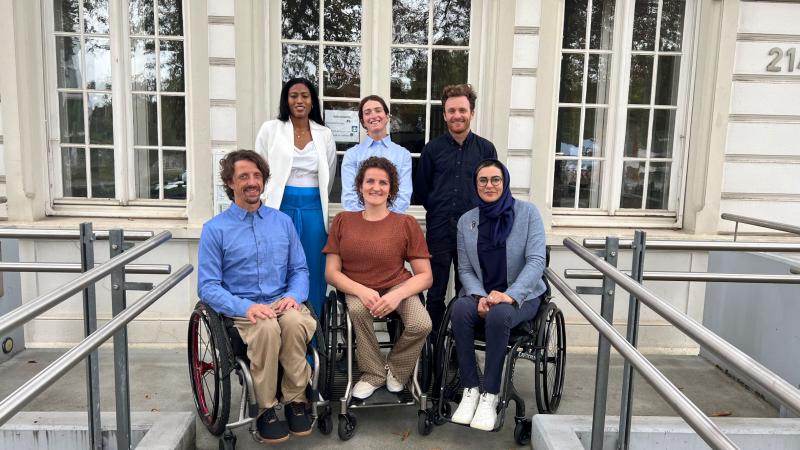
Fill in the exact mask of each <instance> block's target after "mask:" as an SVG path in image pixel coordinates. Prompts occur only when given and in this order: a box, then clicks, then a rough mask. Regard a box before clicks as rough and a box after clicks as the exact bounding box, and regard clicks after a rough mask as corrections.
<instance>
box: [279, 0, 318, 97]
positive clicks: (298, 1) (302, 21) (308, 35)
mask: <svg viewBox="0 0 800 450" xmlns="http://www.w3.org/2000/svg"><path fill="white" fill-rule="evenodd" d="M281 21H282V23H281V36H282V37H283V39H298V40H303V41H316V40H317V39H319V0H283V1H282V2H281ZM285 56H286V53H285V47H284V59H283V64H284V67H285V66H286V58H285ZM285 80H286V79H284V81H285Z"/></svg>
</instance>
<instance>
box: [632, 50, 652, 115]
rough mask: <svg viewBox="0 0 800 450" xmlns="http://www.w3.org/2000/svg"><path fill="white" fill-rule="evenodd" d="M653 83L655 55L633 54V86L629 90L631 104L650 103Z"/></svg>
mask: <svg viewBox="0 0 800 450" xmlns="http://www.w3.org/2000/svg"><path fill="white" fill-rule="evenodd" d="M652 83H653V57H652V56H644V55H634V56H631V86H630V90H629V91H628V103H629V104H632V105H633V104H648V105H649V104H650V90H651V86H652Z"/></svg>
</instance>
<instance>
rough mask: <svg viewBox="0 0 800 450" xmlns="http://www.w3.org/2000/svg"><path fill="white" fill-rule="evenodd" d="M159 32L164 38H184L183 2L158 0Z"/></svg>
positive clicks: (180, 0)
mask: <svg viewBox="0 0 800 450" xmlns="http://www.w3.org/2000/svg"><path fill="white" fill-rule="evenodd" d="M158 32H159V34H161V35H163V36H183V2H182V0H158Z"/></svg>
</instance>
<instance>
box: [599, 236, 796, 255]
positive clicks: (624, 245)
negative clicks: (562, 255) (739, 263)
mask: <svg viewBox="0 0 800 450" xmlns="http://www.w3.org/2000/svg"><path fill="white" fill-rule="evenodd" d="M632 243H633V240H632V239H620V240H619V248H621V249H629V248H631V244H632ZM583 246H584V247H586V248H592V249H596V248H604V247H605V246H606V240H605V239H584V240H583ZM647 249H648V250H684V251H735V252H738V251H743V252H785V253H794V252H800V243H792V242H732V241H669V240H662V241H650V240H648V241H647Z"/></svg>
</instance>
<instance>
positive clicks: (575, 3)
mask: <svg viewBox="0 0 800 450" xmlns="http://www.w3.org/2000/svg"><path fill="white" fill-rule="evenodd" d="M586 8H587V0H566V1H565V2H564V41H563V42H562V44H561V46H562V48H585V47H586Z"/></svg>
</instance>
